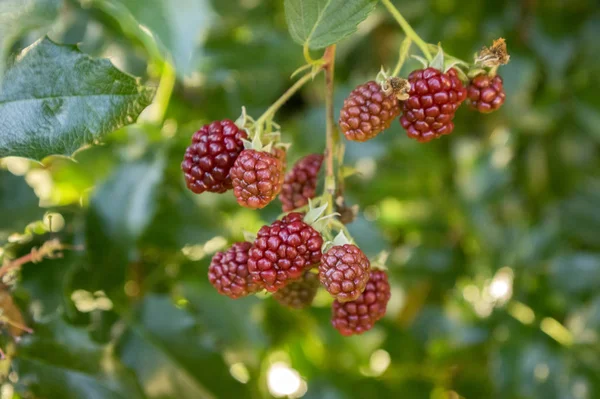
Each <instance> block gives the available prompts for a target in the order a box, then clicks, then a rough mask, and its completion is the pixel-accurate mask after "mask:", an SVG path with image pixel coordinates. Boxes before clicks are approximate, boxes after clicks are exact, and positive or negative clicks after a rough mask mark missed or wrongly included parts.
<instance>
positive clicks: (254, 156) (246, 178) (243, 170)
mask: <svg viewBox="0 0 600 399" xmlns="http://www.w3.org/2000/svg"><path fill="white" fill-rule="evenodd" d="M230 174H231V180H232V183H233V193H234V195H235V198H236V199H237V202H238V204H240V205H241V206H245V207H246V208H252V209H260V208H264V207H265V206H267V205H268V204H269V202H271V201H273V199H275V197H277V194H279V192H280V191H281V186H282V185H283V165H282V164H281V161H280V160H279V159H278V158H277V157H276V156H274V155H273V154H270V153H268V152H264V151H256V150H244V151H242V152H241V153H240V155H239V156H238V158H237V159H236V161H235V163H234V165H233V167H232V168H231V171H230Z"/></svg>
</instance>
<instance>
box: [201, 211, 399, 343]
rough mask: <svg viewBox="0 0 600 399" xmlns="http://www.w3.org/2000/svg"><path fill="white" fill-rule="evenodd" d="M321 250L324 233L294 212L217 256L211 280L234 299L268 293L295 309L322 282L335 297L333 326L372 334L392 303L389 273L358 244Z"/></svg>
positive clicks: (305, 303) (306, 303) (350, 332)
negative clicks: (373, 264)
mask: <svg viewBox="0 0 600 399" xmlns="http://www.w3.org/2000/svg"><path fill="white" fill-rule="evenodd" d="M322 247H323V238H322V236H321V234H320V233H319V232H318V231H317V230H316V229H315V228H314V227H313V226H311V225H310V224H309V223H307V221H306V220H304V214H302V213H298V212H292V213H289V214H287V215H286V216H284V217H283V218H282V219H281V220H276V221H275V222H273V223H272V224H270V225H268V226H263V227H262V228H261V229H260V230H259V232H258V235H257V238H256V240H255V241H254V242H253V243H250V242H239V243H236V244H233V245H232V246H231V247H230V248H229V249H227V250H226V251H225V252H219V253H217V254H216V255H215V256H214V257H213V258H212V261H211V263H210V267H209V269H208V278H209V281H210V283H211V284H212V285H213V286H214V287H215V288H216V289H217V291H218V292H219V293H220V294H222V295H227V296H229V297H230V298H233V299H236V298H240V297H243V296H247V295H250V294H253V293H256V292H258V291H261V290H263V289H264V290H267V291H268V292H271V293H273V298H274V299H275V300H277V301H278V302H279V303H281V304H283V305H285V306H288V307H291V308H295V309H301V308H305V307H307V306H310V304H311V303H312V301H313V299H314V297H315V295H316V293H317V290H318V288H319V283H320V284H322V285H323V286H324V287H325V289H326V290H327V291H328V292H329V293H330V294H331V295H332V296H333V297H334V298H335V300H334V302H333V315H332V324H333V326H334V327H335V328H336V329H338V331H339V332H340V333H341V334H343V335H353V334H361V333H363V332H365V331H367V330H369V329H371V328H372V327H373V325H374V324H375V322H377V321H378V320H379V319H381V318H382V317H383V316H384V314H385V310H386V306H387V302H388V300H389V298H390V286H389V283H388V278H387V274H386V272H385V271H383V270H375V269H372V268H371V264H370V262H369V259H368V258H367V257H366V256H365V254H364V253H363V252H362V251H361V250H360V249H359V248H358V247H357V246H356V245H353V244H344V245H335V246H333V247H331V248H330V249H328V250H327V251H326V252H325V253H322V252H321V248H322ZM315 268H316V269H317V270H318V273H315V272H313V269H315Z"/></svg>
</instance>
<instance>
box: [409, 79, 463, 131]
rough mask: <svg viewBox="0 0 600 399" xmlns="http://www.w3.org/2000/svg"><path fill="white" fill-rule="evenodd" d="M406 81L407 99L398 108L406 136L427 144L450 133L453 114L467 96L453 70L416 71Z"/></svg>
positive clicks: (452, 126) (452, 125)
mask: <svg viewBox="0 0 600 399" xmlns="http://www.w3.org/2000/svg"><path fill="white" fill-rule="evenodd" d="M408 81H409V82H410V92H409V94H410V97H409V98H408V99H407V100H406V101H405V102H404V103H403V105H402V111H403V113H402V117H401V118H400V123H401V124H402V127H403V128H404V129H405V130H406V131H407V134H408V137H410V138H413V139H416V140H418V141H421V142H427V141H430V140H432V139H434V138H438V137H440V136H442V135H444V134H450V133H452V130H454V123H452V119H454V114H455V112H456V110H457V109H458V107H459V106H460V104H461V103H462V102H463V101H464V100H465V98H466V96H467V90H466V89H465V88H464V86H463V84H462V82H461V81H460V79H459V78H458V75H457V72H456V70H455V69H454V68H450V69H449V70H448V72H446V73H442V72H441V71H439V70H437V69H435V68H426V69H418V70H416V71H413V72H412V73H411V74H410V75H409V76H408Z"/></svg>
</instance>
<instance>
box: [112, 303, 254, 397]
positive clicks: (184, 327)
mask: <svg viewBox="0 0 600 399" xmlns="http://www.w3.org/2000/svg"><path fill="white" fill-rule="evenodd" d="M128 326H129V328H128V330H127V331H126V332H125V334H124V336H123V337H122V338H121V339H120V341H119V342H118V344H117V351H118V354H119V356H120V358H121V359H122V361H123V363H124V364H126V365H127V366H128V367H129V368H131V369H132V370H133V371H135V373H136V375H137V376H138V378H139V381H140V383H141V384H142V386H143V388H144V390H145V392H146V395H147V396H148V398H161V399H162V398H178V399H197V398H247V397H249V392H248V391H247V390H244V389H243V385H242V384H240V383H238V382H237V381H236V380H234V379H233V377H231V375H230V374H229V369H228V367H227V365H226V364H225V362H224V361H223V358H222V355H221V352H220V351H219V350H217V349H216V348H214V346H213V345H212V343H211V342H210V340H207V339H206V337H204V336H203V334H202V331H201V330H200V326H199V325H198V324H197V323H196V322H195V320H194V319H193V318H192V317H191V316H190V315H189V314H188V313H187V312H185V311H184V310H181V309H178V308H177V307H175V306H174V305H173V304H172V303H171V301H170V299H169V298H167V297H164V296H150V297H147V298H146V299H145V300H144V302H143V303H142V305H141V307H140V309H139V311H138V312H137V315H136V317H135V319H134V320H132V321H129V322H128Z"/></svg>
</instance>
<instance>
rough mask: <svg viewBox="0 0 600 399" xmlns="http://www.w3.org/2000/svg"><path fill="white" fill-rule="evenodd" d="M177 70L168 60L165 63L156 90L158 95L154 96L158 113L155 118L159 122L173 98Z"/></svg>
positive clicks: (161, 120) (163, 117)
mask: <svg viewBox="0 0 600 399" xmlns="http://www.w3.org/2000/svg"><path fill="white" fill-rule="evenodd" d="M175 81H176V76H175V70H174V69H173V67H172V66H171V64H169V63H168V62H165V63H164V64H163V70H162V74H161V75H160V83H159V84H158V89H157V90H156V96H155V97H154V104H155V107H156V108H155V109H156V114H155V115H154V118H153V119H154V120H155V121H156V122H157V123H162V122H163V120H164V119H165V114H166V113H167V108H168V107H169V101H170V100H171V94H173V88H174V87H175Z"/></svg>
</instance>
